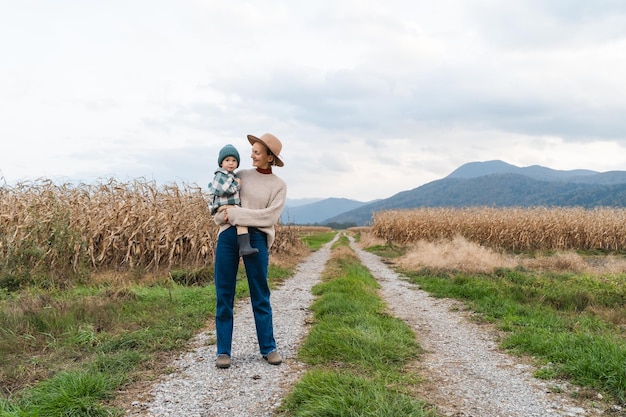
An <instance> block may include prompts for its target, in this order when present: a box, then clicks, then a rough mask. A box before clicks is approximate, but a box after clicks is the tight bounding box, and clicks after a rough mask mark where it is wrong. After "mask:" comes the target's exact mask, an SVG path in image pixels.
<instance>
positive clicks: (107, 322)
mask: <svg viewBox="0 0 626 417" xmlns="http://www.w3.org/2000/svg"><path fill="white" fill-rule="evenodd" d="M176 273H177V274H178V275H177V276H179V277H183V276H186V275H185V273H184V272H181V271H177V272H176ZM291 274H293V270H291V269H289V268H279V267H276V266H271V267H270V270H269V276H270V283H271V285H277V283H279V282H280V281H282V280H284V279H285V278H286V277H288V276H289V275H291ZM197 275H198V274H194V273H189V274H188V275H187V276H197ZM238 280H239V281H238V285H237V297H245V296H247V295H248V293H249V291H248V285H247V282H246V280H245V273H244V271H243V268H240V274H239V277H238ZM183 281H184V280H183ZM214 314H215V288H214V286H213V283H212V282H210V283H207V284H206V285H191V286H187V285H181V284H179V283H176V282H174V281H173V280H172V279H164V280H162V281H160V282H159V283H156V284H153V285H133V286H128V287H124V288H112V287H95V286H80V287H76V288H72V289H65V290H60V289H59V290H52V291H44V290H41V289H37V288H31V289H28V290H23V291H19V292H7V291H4V292H1V293H0V387H2V391H3V392H2V394H1V395H0V417H18V416H19V417H31V416H32V417H44V416H114V415H121V411H120V410H117V409H115V408H113V407H111V406H107V405H106V404H108V401H109V400H110V399H111V398H113V397H114V395H115V393H116V391H117V390H119V389H120V388H122V387H123V386H124V385H125V384H128V383H132V382H133V381H134V380H135V379H137V378H139V377H140V375H141V377H143V375H145V371H146V370H149V369H151V368H152V367H153V365H154V364H155V361H158V359H157V358H158V357H159V355H162V354H164V353H167V352H178V351H182V350H184V349H185V348H186V345H187V343H188V341H189V339H190V338H191V337H193V336H194V335H195V334H196V333H197V332H198V331H199V330H200V329H201V328H202V327H203V326H204V325H205V323H206V321H207V320H210V319H211V318H212V317H213V315H214Z"/></svg>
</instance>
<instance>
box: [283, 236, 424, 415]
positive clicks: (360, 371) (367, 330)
mask: <svg viewBox="0 0 626 417" xmlns="http://www.w3.org/2000/svg"><path fill="white" fill-rule="evenodd" d="M346 242H347V239H344V238H340V239H339V241H338V242H337V243H335V245H334V247H333V251H332V253H333V255H332V256H331V259H330V260H329V262H328V263H327V265H326V268H325V270H324V274H323V277H322V282H321V283H320V284H317V285H316V286H315V287H314V288H313V292H314V294H315V295H316V296H317V299H316V301H315V302H314V304H313V305H312V307H311V308H312V311H313V315H314V325H313V327H312V329H311V331H310V333H309V335H308V336H307V338H306V339H305V341H304V343H303V345H302V347H301V349H300V351H299V358H300V359H301V360H302V361H304V362H306V363H308V364H309V365H311V368H310V370H309V371H308V372H307V373H306V374H305V376H304V377H303V378H302V379H301V380H300V381H298V383H297V384H296V385H295V387H294V389H293V391H292V392H291V393H290V395H289V396H288V397H287V398H286V399H285V401H284V403H283V405H282V406H281V409H280V413H281V414H282V415H288V416H378V417H383V416H390V417H391V416H400V415H401V416H420V417H421V416H431V415H433V414H430V413H431V411H428V410H427V406H426V405H425V404H424V402H422V401H420V400H418V399H416V398H414V397H413V396H411V394H410V390H411V386H412V385H414V384H416V383H418V378H417V377H416V376H415V375H414V374H411V373H408V372H405V370H404V369H405V367H406V365H407V364H408V363H409V362H411V361H413V360H416V359H417V357H418V356H419V353H420V347H419V345H418V344H417V342H416V340H415V335H414V334H413V332H412V331H411V330H410V329H409V328H408V326H407V325H406V324H405V323H404V322H402V321H401V320H399V319H397V318H395V317H392V316H390V315H388V314H387V313H386V311H385V304H384V302H383V301H382V300H381V299H380V298H379V297H378V295H377V292H376V290H377V288H378V283H377V282H376V280H375V279H374V278H373V277H372V276H371V274H370V273H369V271H368V270H367V268H365V267H364V266H363V265H362V264H360V263H359V261H358V259H357V258H356V256H355V255H354V253H353V252H352V251H351V250H350V249H349V248H346Z"/></svg>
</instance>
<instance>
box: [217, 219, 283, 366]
mask: <svg viewBox="0 0 626 417" xmlns="http://www.w3.org/2000/svg"><path fill="white" fill-rule="evenodd" d="M248 232H249V233H250V245H251V246H252V247H254V248H257V249H258V250H259V252H258V253H256V254H253V255H246V256H244V257H243V263H244V267H245V270H246V276H247V279H248V286H249V288H250V302H251V303H252V312H253V314H254V324H255V327H256V336H257V340H258V342H259V350H260V353H261V355H263V356H266V355H268V354H269V353H271V352H272V351H274V350H276V341H275V340H274V325H273V322H272V306H271V304H270V288H269V284H268V281H267V269H268V262H269V251H268V249H267V236H266V235H265V233H263V232H261V231H260V230H258V229H257V228H254V227H250V228H249V231H248ZM239 259H240V257H239V245H238V243H237V230H236V228H235V227H229V228H228V229H226V230H224V231H223V232H222V233H220V234H219V236H218V238H217V247H216V249H215V275H214V281H215V295H216V298H217V304H216V309H215V332H216V335H217V354H218V355H221V354H224V353H225V354H227V355H229V356H231V351H232V342H233V324H234V317H233V314H234V310H233V306H234V302H235V290H236V284H237V271H238V269H239Z"/></svg>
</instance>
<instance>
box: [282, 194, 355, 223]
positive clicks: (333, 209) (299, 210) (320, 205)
mask: <svg viewBox="0 0 626 417" xmlns="http://www.w3.org/2000/svg"><path fill="white" fill-rule="evenodd" d="M288 203H289V202H288ZM365 204H367V203H364V202H361V201H355V200H349V199H347V198H327V199H324V200H320V201H316V202H314V203H310V204H304V205H298V206H289V205H286V206H285V208H284V209H283V213H282V215H281V222H282V223H283V224H302V225H303V224H309V225H311V224H320V223H321V222H323V221H324V220H326V219H328V218H330V217H334V216H336V215H338V214H341V213H344V212H347V211H350V210H353V209H356V208H358V207H361V206H363V205H365Z"/></svg>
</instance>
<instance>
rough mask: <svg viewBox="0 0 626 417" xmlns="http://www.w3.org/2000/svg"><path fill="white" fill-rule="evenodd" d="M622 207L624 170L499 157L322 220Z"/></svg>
mask: <svg viewBox="0 0 626 417" xmlns="http://www.w3.org/2000/svg"><path fill="white" fill-rule="evenodd" d="M469 206H490V207H532V206H546V207H551V206H559V207H562V206H570V207H571V206H578V207H585V208H592V207H599V206H611V207H626V172H625V171H610V172H605V173H599V172H596V171H590V170H573V171H559V170H553V169H550V168H546V167H541V166H538V165H535V166H530V167H525V168H520V167H517V166H514V165H510V164H507V163H505V162H503V161H487V162H472V163H469V164H465V165H463V166H461V167H459V168H458V169H456V170H455V171H454V172H452V173H451V174H450V175H448V176H447V177H445V178H443V179H441V180H437V181H433V182H430V183H428V184H425V185H422V186H420V187H417V188H415V189H412V190H409V191H403V192H400V193H398V194H395V195H393V196H391V197H389V198H387V199H384V200H378V201H375V202H373V203H370V204H365V205H363V206H361V207H358V208H356V209H353V210H350V211H347V212H344V213H341V214H339V215H336V216H334V217H331V218H328V219H326V220H324V221H323V222H322V223H323V224H327V223H337V224H356V225H366V224H369V223H371V221H372V214H373V213H374V212H377V211H382V210H391V209H410V208H416V207H469Z"/></svg>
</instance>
